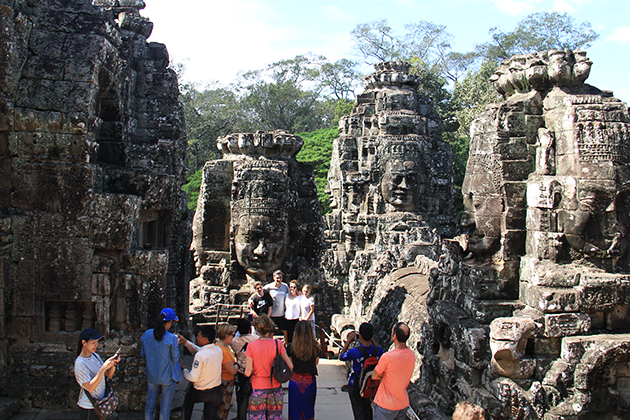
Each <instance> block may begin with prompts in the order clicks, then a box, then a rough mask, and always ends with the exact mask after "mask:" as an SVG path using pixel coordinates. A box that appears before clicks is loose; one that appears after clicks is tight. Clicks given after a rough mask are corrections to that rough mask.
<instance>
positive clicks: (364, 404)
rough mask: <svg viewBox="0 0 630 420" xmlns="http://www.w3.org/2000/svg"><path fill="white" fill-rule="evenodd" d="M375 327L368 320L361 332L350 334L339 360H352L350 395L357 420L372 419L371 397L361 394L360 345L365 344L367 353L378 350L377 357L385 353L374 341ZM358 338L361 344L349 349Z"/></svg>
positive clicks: (361, 355) (361, 327)
mask: <svg viewBox="0 0 630 420" xmlns="http://www.w3.org/2000/svg"><path fill="white" fill-rule="evenodd" d="M373 336H374V327H373V326H372V324H370V323H368V322H364V323H363V324H361V326H360V327H359V334H358V337H357V333H356V332H355V331H353V332H351V333H350V334H348V339H347V340H346V343H345V344H344V346H343V349H341V352H339V360H342V361H344V362H349V361H352V370H351V372H350V378H349V379H348V396H349V397H350V404H351V405H352V414H353V415H354V419H355V420H372V406H371V403H372V402H371V401H370V399H369V398H361V396H360V395H359V391H360V389H359V388H360V384H359V375H360V373H361V368H362V367H363V361H364V359H365V358H364V357H363V354H362V353H361V351H360V350H359V346H363V347H364V348H365V350H366V351H367V354H368V355H370V356H372V355H373V354H374V350H375V349H376V350H377V352H376V353H377V358H379V359H380V357H381V356H382V355H383V349H382V348H380V347H379V346H378V345H377V344H376V342H375V341H374V338H373ZM357 338H358V340H359V344H358V346H356V347H353V348H351V349H350V350H348V346H350V343H352V342H353V341H355V340H356V339H357Z"/></svg>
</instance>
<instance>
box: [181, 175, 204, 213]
mask: <svg viewBox="0 0 630 420" xmlns="http://www.w3.org/2000/svg"><path fill="white" fill-rule="evenodd" d="M202 177H203V168H200V169H198V170H197V171H195V172H191V173H190V175H189V176H188V178H187V179H186V181H187V182H186V183H185V184H184V186H183V187H182V189H183V190H184V191H185V192H186V194H187V195H188V210H195V209H196V208H197V200H198V199H199V190H200V189H201V178H202Z"/></svg>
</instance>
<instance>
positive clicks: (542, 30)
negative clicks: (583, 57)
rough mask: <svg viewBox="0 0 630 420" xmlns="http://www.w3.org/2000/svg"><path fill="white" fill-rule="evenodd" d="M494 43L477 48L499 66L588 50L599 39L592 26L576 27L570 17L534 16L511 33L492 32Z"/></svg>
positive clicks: (584, 23) (536, 14) (546, 14)
mask: <svg viewBox="0 0 630 420" xmlns="http://www.w3.org/2000/svg"><path fill="white" fill-rule="evenodd" d="M490 36H491V37H492V41H490V42H487V43H485V44H481V45H478V46H477V51H478V53H479V54H480V55H481V56H482V57H484V58H486V59H490V60H493V61H496V62H499V61H501V60H505V59H508V58H510V57H511V56H513V55H515V54H527V53H532V52H537V51H545V50H551V49H556V50H563V49H565V48H569V49H572V50H575V49H578V48H582V49H585V48H588V47H590V46H591V43H592V42H594V41H595V40H597V38H599V34H598V33H596V32H595V31H594V30H593V28H592V27H591V24H590V23H589V22H582V23H580V24H577V23H576V22H575V19H573V17H571V16H569V14H568V13H558V12H551V13H549V12H541V13H532V14H530V15H528V16H526V17H525V18H524V19H523V20H521V21H520V22H519V23H517V24H516V28H514V30H513V31H511V32H502V31H501V30H499V29H498V28H496V27H495V28H492V29H490Z"/></svg>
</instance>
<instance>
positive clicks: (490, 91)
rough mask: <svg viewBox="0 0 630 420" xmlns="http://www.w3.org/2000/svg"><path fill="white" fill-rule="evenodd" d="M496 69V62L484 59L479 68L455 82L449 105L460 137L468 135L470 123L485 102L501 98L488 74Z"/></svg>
mask: <svg viewBox="0 0 630 420" xmlns="http://www.w3.org/2000/svg"><path fill="white" fill-rule="evenodd" d="M495 70H496V64H495V63H494V62H493V61H491V60H486V61H484V62H483V63H482V64H481V67H480V68H479V70H471V71H469V72H468V74H467V75H466V77H465V78H464V79H463V80H462V81H461V82H457V83H455V89H453V97H452V101H451V106H452V107H453V109H454V110H455V114H456V116H457V121H458V122H459V130H458V134H459V136H461V137H468V136H469V135H470V125H471V124H472V122H473V120H474V119H475V118H476V117H477V115H479V114H480V113H481V112H482V111H483V110H484V109H485V107H486V105H487V104H490V103H492V102H497V101H499V100H501V97H500V95H499V94H498V93H497V91H496V90H495V89H494V87H493V86H492V83H490V76H492V74H493V73H494V71H495Z"/></svg>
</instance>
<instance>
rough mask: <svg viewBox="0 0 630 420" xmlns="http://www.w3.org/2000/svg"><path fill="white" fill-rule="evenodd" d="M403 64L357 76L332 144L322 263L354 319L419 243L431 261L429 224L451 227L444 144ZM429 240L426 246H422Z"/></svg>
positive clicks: (433, 117) (428, 103) (339, 301)
mask: <svg viewBox="0 0 630 420" xmlns="http://www.w3.org/2000/svg"><path fill="white" fill-rule="evenodd" d="M409 67H410V66H409V64H408V63H403V62H386V63H379V64H377V65H375V69H376V72H375V73H373V74H371V75H369V76H367V77H366V78H365V85H366V90H365V92H364V93H362V94H361V95H359V96H358V98H357V104H356V105H355V107H354V108H353V111H352V113H351V115H349V116H346V117H343V118H342V119H341V120H340V122H339V133H340V137H339V139H337V140H335V142H334V144H333V156H332V161H331V165H330V170H329V172H328V187H327V191H328V192H329V194H330V200H331V201H330V203H331V208H332V209H333V211H332V213H331V214H329V215H327V216H326V221H327V230H326V236H327V240H328V242H329V244H330V248H331V249H330V251H328V253H327V254H326V257H325V260H326V261H325V264H324V266H325V269H326V271H327V279H328V282H329V283H330V284H334V285H336V287H337V288H338V290H341V291H343V294H338V295H337V296H336V303H337V305H338V306H339V307H346V308H348V310H349V311H350V312H351V313H352V316H354V317H355V318H356V319H357V320H359V319H361V318H363V317H364V316H366V315H367V313H368V312H369V311H370V309H369V307H370V306H369V305H367V306H366V303H368V302H370V304H372V303H374V302H371V300H372V299H373V293H374V292H375V288H376V285H377V284H378V282H379V281H381V280H382V279H383V278H385V277H386V276H387V275H388V274H389V273H390V272H391V271H392V270H393V269H398V268H403V267H405V266H406V265H408V264H409V265H411V264H413V263H414V261H415V258H416V256H417V255H418V254H417V253H415V254H414V253H413V251H412V252H411V253H409V252H407V251H408V250H409V249H412V250H416V252H419V251H417V250H418V249H420V248H421V247H422V246H421V245H420V244H424V250H423V251H422V252H426V253H427V254H430V255H431V256H432V258H434V259H435V261H436V262H437V253H436V252H433V251H431V250H427V249H429V248H431V247H432V246H436V247H438V248H439V246H440V245H439V243H438V242H439V240H437V239H436V235H435V233H434V232H432V229H433V230H437V231H439V232H440V233H446V232H452V231H453V227H454V224H453V219H452V215H451V213H450V210H451V205H452V198H453V188H452V177H453V172H452V165H451V164H450V162H451V155H450V149H449V147H448V145H446V143H444V142H443V141H442V140H441V138H440V135H441V122H440V121H439V119H438V118H437V116H436V115H435V114H434V112H433V108H432V104H431V100H430V99H429V98H426V97H420V96H419V95H418V93H417V86H418V78H417V76H414V75H410V74H409ZM427 244H430V246H427Z"/></svg>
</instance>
